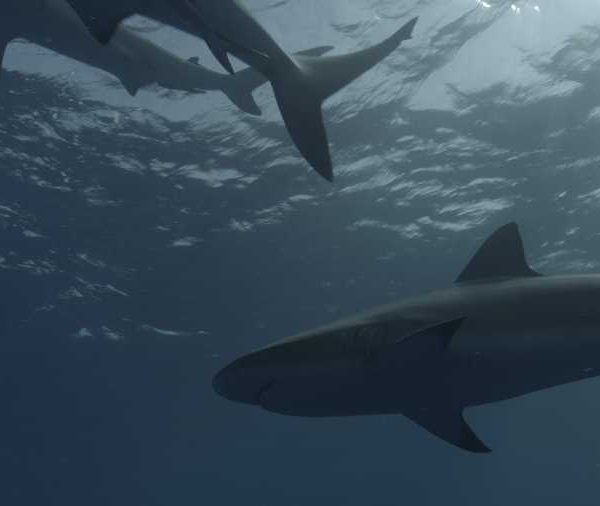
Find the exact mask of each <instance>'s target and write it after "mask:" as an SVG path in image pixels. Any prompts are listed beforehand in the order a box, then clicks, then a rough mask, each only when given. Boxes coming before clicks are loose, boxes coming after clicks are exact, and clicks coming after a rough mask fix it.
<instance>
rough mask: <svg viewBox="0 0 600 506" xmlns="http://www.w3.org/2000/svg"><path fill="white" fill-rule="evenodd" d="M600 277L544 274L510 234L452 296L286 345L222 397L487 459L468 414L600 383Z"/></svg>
mask: <svg viewBox="0 0 600 506" xmlns="http://www.w3.org/2000/svg"><path fill="white" fill-rule="evenodd" d="M599 300H600V275H572V276H541V275H539V274H538V273H536V272H535V271H533V270H532V269H531V268H530V267H529V266H528V265H527V263H526V261H525V256H524V251H523V244H522V241H521V237H520V234H519V232H518V228H517V226H516V225H515V224H509V225H507V226H505V227H503V228H501V229H499V230H498V231H497V232H495V234H493V235H492V236H491V237H490V238H489V239H488V240H487V241H486V242H485V243H484V244H483V246H482V247H481V249H480V250H479V251H478V252H477V253H476V255H475V256H474V257H473V259H472V260H471V262H470V263H469V264H468V265H467V267H466V268H465V270H464V271H463V272H462V273H461V275H460V276H459V278H458V279H457V282H456V284H455V286H453V287H451V288H449V289H446V290H439V291H435V292H432V293H429V294H425V295H422V296H417V297H414V298H410V299H406V300H404V301H401V302H400V303H398V304H394V305H390V306H386V307H383V308H379V309H375V310H373V311H370V312H368V313H365V314H362V315H359V316H357V317H355V318H352V319H349V320H345V321H341V322H338V323H334V324H332V325H329V326H327V327H324V328H320V329H316V330H313V331H310V332H306V333H304V334H301V335H299V336H295V337H292V338H289V339H286V340H284V341H282V342H280V343H276V344H274V345H272V346H269V347H267V348H265V349H262V350H259V351H257V352H254V353H251V354H249V355H246V356H244V357H242V358H240V359H238V360H236V361H234V362H233V363H231V364H230V365H229V366H227V367H225V368H224V369H223V370H222V371H220V372H219V373H218V374H217V375H216V376H215V378H214V382H213V385H214V388H215V390H216V391H217V392H218V393H219V394H220V395H222V396H224V397H226V398H228V399H230V400H234V401H238V402H243V403H248V404H253V405H257V406H260V407H262V408H264V409H266V410H269V411H273V412H277V413H282V414H287V415H296V416H307V417H325V416H351V415H372V414H392V413H398V414H403V415H405V416H406V417H408V418H409V419H411V420H413V421H414V422H416V423H417V424H419V425H420V426H422V427H423V428H425V429H426V430H428V431H429V432H430V433H432V434H434V435H436V436H438V437H440V438H442V439H443V440H445V441H447V442H449V443H451V444H453V445H455V446H457V447H460V448H462V449H465V450H468V451H471V452H478V453H483V452H488V451H489V449H488V447H487V446H486V445H485V444H484V443H483V442H482V441H481V440H480V439H479V438H478V437H477V436H476V435H475V433H474V432H473V431H472V430H471V428H470V427H469V426H468V425H467V423H466V422H465V420H464V418H463V410H464V409H465V408H467V407H469V406H478V405H482V404H487V403H492V402H496V401H501V400H505V399H510V398H513V397H517V396H521V395H525V394H528V393H531V392H535V391H538V390H541V389H545V388H549V387H552V386H556V385H560V384H564V383H569V382H573V381H578V380H581V379H585V378H591V377H594V376H598V375H600V311H599V304H598V301H599Z"/></svg>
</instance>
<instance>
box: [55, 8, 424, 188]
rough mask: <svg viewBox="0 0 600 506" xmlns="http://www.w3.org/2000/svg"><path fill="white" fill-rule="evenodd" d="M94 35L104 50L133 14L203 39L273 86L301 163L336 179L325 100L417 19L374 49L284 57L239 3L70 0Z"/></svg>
mask: <svg viewBox="0 0 600 506" xmlns="http://www.w3.org/2000/svg"><path fill="white" fill-rule="evenodd" d="M67 1H68V2H69V4H70V5H71V6H72V7H73V9H74V10H75V11H76V12H77V14H78V15H79V17H80V19H81V20H82V22H83V23H84V24H85V25H86V27H87V28H88V29H89V30H90V32H91V33H92V34H93V35H94V36H95V37H96V38H97V40H98V41H99V42H101V43H103V44H107V43H108V42H109V41H110V40H111V39H112V37H113V36H114V34H115V33H116V30H117V28H118V26H119V24H120V23H121V22H122V21H123V20H124V19H127V18H128V17H129V16H132V15H134V14H138V15H142V16H146V17H148V18H151V19H153V20H155V21H158V22H160V23H163V24H165V25H169V26H172V27H174V28H177V29H179V30H182V31H185V32H187V33H191V34H193V35H196V36H198V37H200V38H203V39H204V41H205V42H206V44H207V45H208V47H209V48H210V49H211V51H212V52H213V54H214V55H215V56H216V57H217V59H218V60H219V62H221V64H222V65H223V66H224V67H225V68H226V69H227V70H229V71H230V72H233V67H232V66H231V63H230V62H229V59H228V57H229V55H233V56H235V57H236V58H238V59H239V60H241V61H242V62H244V63H246V64H247V65H249V66H250V67H252V68H254V69H256V70H258V71H259V72H261V73H262V74H263V75H264V76H265V77H266V78H267V79H268V80H269V82H270V83H271V86H272V88H273V92H274V94H275V99H276V101H277V104H278V107H279V110H280V112H281V115H282V117H283V121H284V123H285V126H286V128H287V130H288V132H289V135H290V137H291V139H292V141H293V143H294V144H295V146H296V147H297V149H298V150H299V152H300V154H301V155H302V156H303V157H304V159H305V160H306V161H307V162H308V163H309V165H310V166H311V167H313V168H314V169H315V170H316V171H317V172H318V173H319V174H320V175H321V176H322V177H323V178H325V179H326V180H328V181H333V164H332V160H331V154H330V150H329V141H328V137H327V132H326V129H325V124H324V120H323V114H322V105H323V102H324V101H325V100H326V99H327V98H329V97H330V96H331V95H333V94H335V93H337V92H338V91H339V90H341V89H342V88H344V87H345V86H347V85H348V84H349V83H350V82H352V81H354V80H355V79H357V78H358V77H360V76H361V75H362V74H364V73H365V72H367V71H368V70H369V69H371V68H372V67H373V66H375V65H376V64H377V63H379V62H380V61H381V60H383V59H384V58H385V57H387V56H388V55H389V54H390V53H391V52H393V51H394V50H395V49H396V48H397V47H398V46H399V45H400V44H401V43H402V42H403V41H405V40H408V39H411V38H412V34H413V30H414V27H415V25H416V23H417V19H418V18H416V17H415V18H413V19H411V20H409V21H408V22H406V23H405V24H404V25H403V26H401V27H400V28H399V29H398V30H397V31H396V32H395V33H394V34H392V35H391V36H390V37H388V38H387V39H385V40H383V41H382V42H380V43H378V44H375V45H374V46H372V47H370V48H367V49H364V50H362V51H357V52H354V53H351V54H346V55H339V56H328V57H323V58H316V57H311V56H307V55H290V54H288V53H286V52H285V51H284V50H283V49H282V48H281V47H280V46H279V44H278V43H277V42H276V41H275V40H274V39H273V38H272V37H271V35H270V34H269V33H268V32H267V31H266V30H265V29H264V28H263V27H262V26H261V24H260V23H259V22H258V21H257V20H256V19H255V18H254V17H253V16H252V14H251V13H250V12H249V11H248V10H247V9H246V8H245V7H244V5H243V4H242V3H241V2H240V1H239V0H106V1H103V2H98V1H96V0H67Z"/></svg>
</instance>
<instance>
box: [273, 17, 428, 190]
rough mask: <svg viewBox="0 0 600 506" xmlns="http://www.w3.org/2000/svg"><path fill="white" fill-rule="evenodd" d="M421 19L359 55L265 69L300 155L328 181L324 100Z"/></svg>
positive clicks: (301, 59)
mask: <svg viewBox="0 0 600 506" xmlns="http://www.w3.org/2000/svg"><path fill="white" fill-rule="evenodd" d="M416 22H417V18H414V19H411V20H410V21H409V22H408V23H406V24H405V25H404V26H402V28H400V30H398V31H397V32H396V33H394V34H393V35H392V36H391V37H389V38H387V39H386V40H384V41H383V42H381V43H379V44H377V45H375V46H373V47H371V48H368V49H365V50H362V51H358V52H355V53H350V54H347V55H342V56H331V57H323V58H315V57H311V56H306V55H295V56H293V57H292V58H291V60H290V61H289V62H287V63H289V64H286V62H278V64H276V65H268V66H267V67H266V69H265V75H267V76H268V77H269V79H270V81H271V84H272V86H273V91H274V93H275V97H276V99H277V104H278V105H279V109H280V111H281V114H282V116H283V120H284V122H285V125H286V127H287V129H288V131H289V133H290V136H291V137H292V140H293V141H294V143H295V144H296V146H297V148H298V149H299V151H300V153H302V155H303V156H304V158H305V159H306V160H307V161H308V163H309V164H310V165H311V166H312V167H313V168H314V169H315V170H316V171H317V172H318V173H319V174H320V175H321V176H323V177H324V178H325V179H327V180H328V181H332V180H333V168H332V164H331V156H330V153H329V143H328V141H327V133H326V131H325V126H324V123H323V116H322V110H321V105H322V103H323V101H324V100H325V99H326V98H327V97H329V96H331V95H333V94H334V93H335V92H337V91H339V90H341V89H342V88H344V87H345V86H346V85H348V84H349V83H351V82H352V81H353V80H354V79H356V78H357V77H359V76H360V75H362V74H363V73H365V72H366V71H367V70H369V69H370V68H372V67H373V66H374V65H376V64H377V63H378V62H380V61H381V60H382V59H383V58H385V57H386V56H387V55H389V54H390V53H391V52H392V51H393V50H394V49H396V48H397V47H398V46H399V45H400V43H401V42H402V41H403V40H407V39H410V38H411V36H412V32H413V29H414V27H415V24H416Z"/></svg>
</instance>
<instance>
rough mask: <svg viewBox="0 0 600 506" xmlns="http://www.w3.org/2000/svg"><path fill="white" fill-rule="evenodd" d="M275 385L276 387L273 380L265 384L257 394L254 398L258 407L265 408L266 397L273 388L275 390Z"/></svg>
mask: <svg viewBox="0 0 600 506" xmlns="http://www.w3.org/2000/svg"><path fill="white" fill-rule="evenodd" d="M274 385H275V381H274V380H271V381H268V382H267V383H265V384H264V385H263V386H262V387H261V388H260V389H259V390H258V392H256V395H255V396H254V403H255V404H257V405H258V406H262V407H265V395H266V394H267V392H268V391H269V390H270V389H271V388H273V386H274Z"/></svg>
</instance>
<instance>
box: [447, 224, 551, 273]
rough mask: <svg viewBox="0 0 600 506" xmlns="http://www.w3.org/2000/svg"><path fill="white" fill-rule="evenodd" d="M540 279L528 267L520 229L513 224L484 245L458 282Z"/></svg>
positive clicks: (496, 233) (497, 232) (492, 236)
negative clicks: (533, 277) (534, 277)
mask: <svg viewBox="0 0 600 506" xmlns="http://www.w3.org/2000/svg"><path fill="white" fill-rule="evenodd" d="M540 275H541V274H538V273H537V272H535V271H534V270H533V269H532V268H531V267H529V265H527V261H526V260H525V251H524V249H523V240H522V239H521V234H520V233H519V227H518V226H517V224H516V223H509V224H507V225H504V226H503V227H501V228H499V229H498V230H496V232H494V233H493V234H492V235H491V236H490V237H489V238H488V239H487V240H486V241H485V242H484V243H483V245H482V246H481V247H480V248H479V250H478V251H477V253H475V256H474V257H473V258H472V259H471V261H470V262H469V263H468V264H467V266H466V267H465V268H464V270H463V271H462V272H461V273H460V276H458V278H457V280H456V282H457V283H464V282H469V281H481V280H485V279H492V278H519V277H532V276H540Z"/></svg>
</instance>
